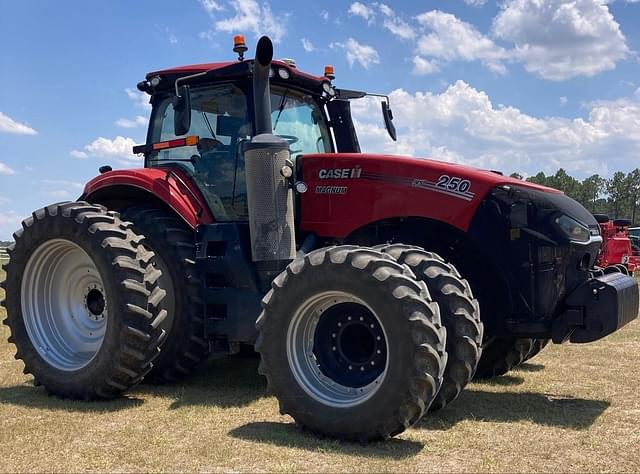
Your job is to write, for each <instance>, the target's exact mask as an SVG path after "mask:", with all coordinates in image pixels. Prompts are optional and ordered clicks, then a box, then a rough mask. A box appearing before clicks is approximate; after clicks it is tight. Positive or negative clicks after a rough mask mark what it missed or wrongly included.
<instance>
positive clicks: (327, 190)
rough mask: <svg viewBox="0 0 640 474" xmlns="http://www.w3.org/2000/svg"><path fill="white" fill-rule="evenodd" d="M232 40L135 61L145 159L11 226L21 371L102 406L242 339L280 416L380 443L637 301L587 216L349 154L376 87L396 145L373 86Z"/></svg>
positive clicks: (564, 204)
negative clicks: (356, 105) (229, 47)
mask: <svg viewBox="0 0 640 474" xmlns="http://www.w3.org/2000/svg"><path fill="white" fill-rule="evenodd" d="M234 51H235V52H236V53H238V55H239V57H238V60H233V61H227V62H219V63H211V64H200V65H192V66H183V67H178V68H173V69H166V70H162V71H157V72H152V73H150V74H148V75H147V77H146V79H145V80H143V81H142V82H140V83H139V84H138V89H139V90H141V91H143V92H145V93H147V94H149V95H150V101H151V104H152V106H153V109H152V112H151V119H150V123H149V130H148V134H147V143H146V144H144V145H140V146H137V147H135V149H134V151H135V152H136V153H141V154H143V155H144V168H141V169H125V170H112V169H111V167H109V166H103V167H101V168H100V175H99V176H97V177H95V178H94V179H92V180H91V181H90V182H88V183H87V185H86V187H85V189H84V192H83V194H82V196H80V198H79V199H78V201H76V202H64V203H58V204H52V205H50V206H46V207H44V208H42V209H39V210H37V211H35V212H34V213H33V215H32V216H31V217H29V218H28V219H26V220H24V221H23V223H22V228H21V229H19V230H18V231H17V232H16V233H15V234H14V237H15V245H14V246H13V247H12V248H10V250H9V253H10V261H9V263H8V264H7V265H6V271H7V279H6V281H5V282H4V283H3V286H4V288H5V289H6V295H7V297H6V300H5V301H4V302H3V305H4V306H5V307H6V310H7V318H6V321H5V323H6V324H7V325H8V326H9V328H10V334H11V335H10V339H9V340H10V342H12V343H14V344H15V346H16V348H17V353H16V357H17V358H18V359H22V360H23V361H24V364H25V373H31V374H33V377H34V382H35V384H36V385H43V386H44V387H45V388H46V390H47V391H48V392H49V393H52V394H55V395H58V396H60V397H70V398H78V399H96V398H102V399H108V398H113V397H117V396H118V395H120V394H121V393H122V392H124V391H126V390H129V389H130V388H132V387H133V386H135V385H136V384H137V383H139V382H140V381H141V380H142V379H143V378H145V379H147V380H150V381H152V382H157V383H165V382H173V381H176V380H179V379H182V378H184V377H186V376H188V375H189V374H190V373H192V372H193V371H194V370H195V369H196V367H197V366H198V364H199V363H200V362H202V361H203V360H204V359H206V358H207V357H208V356H209V355H210V354H215V355H223V354H234V353H236V352H238V351H239V350H240V347H241V345H243V344H249V345H254V346H255V349H256V350H257V351H258V352H259V353H260V357H261V362H260V369H259V370H260V372H261V373H262V374H264V375H265V376H266V379H267V382H268V388H269V389H270V390H271V391H272V392H273V393H274V394H275V396H276V397H277V399H278V401H279V404H280V411H281V412H282V413H285V414H289V415H291V416H292V417H293V418H294V419H295V420H296V421H297V422H298V423H299V424H300V425H302V426H305V427H306V428H308V429H310V430H313V431H315V432H318V433H322V434H324V435H328V436H334V437H338V438H342V439H356V440H360V441H367V440H371V439H386V438H388V437H390V436H394V435H396V434H398V433H400V432H402V431H404V430H405V429H406V428H407V427H409V426H411V425H413V424H414V423H416V422H417V421H418V420H419V419H420V418H421V417H422V416H423V415H424V414H425V412H426V411H428V410H436V409H441V408H443V407H445V406H446V405H447V404H449V403H451V402H452V401H453V400H454V399H455V398H456V397H457V396H458V395H459V394H460V392H461V390H462V389H463V388H464V387H465V385H466V384H467V383H468V382H469V381H470V380H471V379H472V378H473V377H474V376H476V377H479V376H481V377H490V376H493V375H497V374H503V373H505V372H506V371H508V370H509V369H511V368H512V367H514V366H516V365H517V364H519V363H522V362H523V361H524V360H526V359H527V358H530V357H532V356H533V355H535V354H536V353H537V352H538V351H540V350H541V349H542V347H544V345H545V344H546V343H547V342H548V341H549V340H552V341H553V342H554V343H562V342H565V341H570V342H575V343H585V342H591V341H595V340H598V339H600V338H602V337H605V336H607V335H609V334H611V333H612V332H614V331H616V330H618V329H620V328H621V327H622V326H624V325H625V324H627V323H628V322H629V321H631V320H633V319H634V318H636V317H637V313H638V285H637V283H636V281H635V279H633V278H631V277H629V276H627V275H626V274H623V273H621V272H620V271H611V272H609V271H608V272H606V274H602V275H600V274H596V273H595V272H594V265H595V263H596V258H597V256H598V252H599V250H600V247H601V244H602V236H601V232H600V227H599V226H598V223H597V222H596V220H595V219H594V217H593V216H592V215H591V214H590V213H589V212H588V211H587V210H586V209H584V208H583V207H582V206H581V205H580V204H578V203H577V202H575V201H573V200H572V199H570V198H569V197H567V196H565V195H564V194H562V193H561V192H559V191H556V190H553V189H549V188H545V187H542V186H537V185H534V184H532V183H527V182H523V181H520V180H515V179H512V178H508V177H505V176H502V175H501V174H498V173H494V172H490V171H483V170H478V169H474V168H470V167H465V166H460V165H454V164H450V163H442V162H437V161H432V160H426V159H416V158H411V157H401V156H390V155H377V154H368V153H362V152H361V151H360V146H359V142H358V137H357V134H356V130H355V127H354V124H353V121H352V119H351V113H350V102H351V101H353V100H358V99H360V98H363V97H365V96H368V95H374V96H375V97H381V104H382V105H381V107H382V118H383V120H384V123H385V125H386V128H387V130H388V132H389V134H390V135H391V137H392V138H393V139H395V135H396V132H395V128H394V126H393V121H392V113H391V109H390V107H389V101H388V98H387V97H384V96H378V95H375V94H368V93H366V92H362V91H355V90H347V89H341V88H337V87H336V86H335V85H334V83H333V81H334V72H333V68H330V67H327V68H326V69H325V73H324V75H322V76H314V75H310V74H307V73H304V72H302V71H300V70H299V69H298V68H297V67H296V66H295V64H294V63H293V62H292V61H288V60H282V61H272V56H273V46H272V44H271V41H270V40H269V39H268V38H266V37H263V38H261V39H260V41H259V42H258V46H257V51H256V58H255V60H245V58H244V53H245V52H246V51H247V47H246V45H245V43H244V39H243V38H242V37H236V38H235V44H234ZM400 113H402V111H400ZM425 113H428V111H425ZM613 270H619V269H617V268H613Z"/></svg>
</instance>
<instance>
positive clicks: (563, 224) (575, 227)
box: [556, 214, 591, 242]
mask: <svg viewBox="0 0 640 474" xmlns="http://www.w3.org/2000/svg"><path fill="white" fill-rule="evenodd" d="M556 224H557V225H558V228H559V229H560V230H561V231H562V233H563V234H565V235H566V236H567V237H568V238H569V239H570V240H573V241H575V242H589V240H590V239H591V232H589V229H588V228H587V227H585V226H583V225H582V224H580V223H579V222H578V221H576V220H575V219H573V218H571V217H569V216H567V215H564V214H563V215H561V216H560V217H556Z"/></svg>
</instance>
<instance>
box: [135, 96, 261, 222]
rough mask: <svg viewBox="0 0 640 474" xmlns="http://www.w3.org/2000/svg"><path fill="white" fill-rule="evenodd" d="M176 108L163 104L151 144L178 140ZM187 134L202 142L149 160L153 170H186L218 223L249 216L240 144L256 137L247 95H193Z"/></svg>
mask: <svg viewBox="0 0 640 474" xmlns="http://www.w3.org/2000/svg"><path fill="white" fill-rule="evenodd" d="M173 116H174V110H173V104H172V102H171V98H166V99H165V100H164V101H163V102H161V103H160V104H159V105H158V109H157V111H156V115H155V120H154V129H153V130H152V137H151V139H152V142H158V141H165V140H171V139H173V138H177V137H176V135H175V134H174V128H173ZM187 135H197V136H198V137H200V140H199V143H198V145H197V146H189V147H180V148H171V149H168V150H160V151H159V152H157V153H154V154H152V155H150V156H148V157H147V159H148V164H149V165H150V166H152V167H153V166H163V165H168V164H170V165H172V166H176V167H180V168H182V169H183V170H185V171H187V172H188V173H189V174H190V175H191V176H193V180H194V182H195V184H196V186H198V188H199V189H200V191H201V192H202V194H203V196H204V197H205V199H206V200H207V203H208V204H209V206H210V208H211V211H212V212H213V214H214V216H215V218H216V220H218V221H224V220H237V219H244V218H245V217H246V191H244V189H245V188H246V186H245V182H244V168H243V167H242V169H240V166H241V164H240V156H239V155H240V154H241V150H240V148H241V147H240V144H241V142H242V141H244V140H246V139H247V138H248V137H249V136H250V135H251V122H250V121H249V120H248V119H247V101H246V96H245V94H244V92H243V91H242V90H241V89H240V88H239V87H237V86H236V85H233V84H227V85H217V86H214V87H203V88H197V89H195V88H194V89H192V90H191V126H190V128H189V131H188V132H187Z"/></svg>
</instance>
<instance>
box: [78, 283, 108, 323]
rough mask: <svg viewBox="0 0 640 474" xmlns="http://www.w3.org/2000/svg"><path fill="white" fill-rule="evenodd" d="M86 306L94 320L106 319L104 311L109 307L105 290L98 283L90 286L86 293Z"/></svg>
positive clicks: (88, 314)
mask: <svg viewBox="0 0 640 474" xmlns="http://www.w3.org/2000/svg"><path fill="white" fill-rule="evenodd" d="M84 307H85V309H86V310H87V316H88V317H89V319H91V320H92V321H100V320H102V319H104V313H105V310H106V309H107V302H106V301H105V299H104V290H103V289H102V288H101V287H99V286H98V285H96V284H93V285H91V286H89V287H88V288H87V290H86V291H85V295H84Z"/></svg>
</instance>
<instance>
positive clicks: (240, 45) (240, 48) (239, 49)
mask: <svg viewBox="0 0 640 474" xmlns="http://www.w3.org/2000/svg"><path fill="white" fill-rule="evenodd" d="M247 49H249V48H247V45H246V43H245V42H244V35H236V36H234V37H233V52H234V53H238V61H243V60H244V53H245V52H246V51H247Z"/></svg>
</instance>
